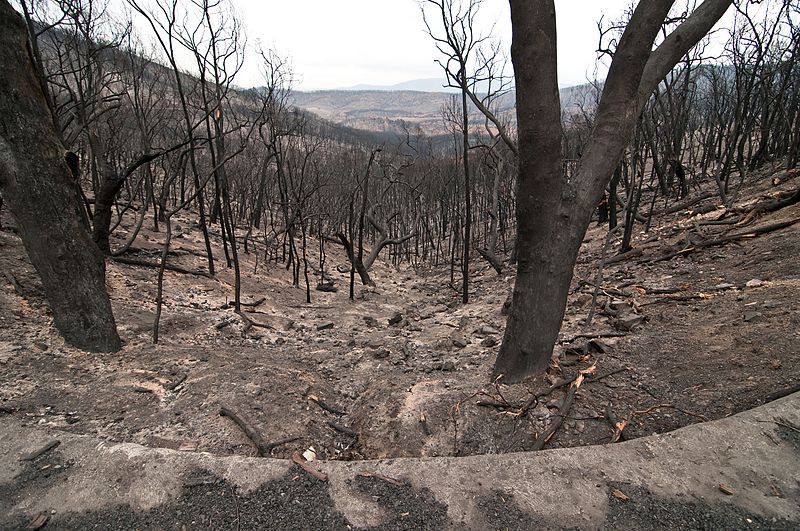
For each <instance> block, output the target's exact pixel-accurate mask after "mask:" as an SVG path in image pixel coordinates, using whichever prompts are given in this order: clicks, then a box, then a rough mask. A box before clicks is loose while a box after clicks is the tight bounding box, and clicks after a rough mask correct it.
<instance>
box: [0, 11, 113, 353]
mask: <svg viewBox="0 0 800 531" xmlns="http://www.w3.org/2000/svg"><path fill="white" fill-rule="evenodd" d="M0 28H2V31H0V95H1V96H0V116H1V118H0V192H2V194H3V197H4V198H5V200H6V201H7V203H8V206H9V209H10V210H11V212H12V213H13V214H14V217H15V218H16V220H17V222H18V224H19V229H20V235H21V236H22V241H23V243H24V244H25V249H26V250H27V252H28V256H29V257H30V259H31V262H32V263H33V265H34V267H35V268H36V270H37V272H38V273H39V276H40V277H41V279H42V284H43V285H44V289H45V293H46V296H47V301H48V303H49V305H50V309H51V310H52V312H53V321H54V323H55V326H56V328H57V329H58V330H59V332H60V333H61V334H62V335H63V336H64V339H65V340H66V341H67V342H68V343H70V344H72V345H74V346H75V347H77V348H80V349H84V350H90V351H100V352H113V351H117V350H119V348H120V346H121V343H120V339H119V336H118V335H117V328H116V323H115V322H114V315H113V314H112V311H111V303H110V301H109V298H108V293H107V292H106V286H105V262H104V259H103V256H102V255H101V254H100V253H99V252H98V250H97V248H96V247H95V245H94V243H93V242H92V240H91V238H90V237H89V234H88V233H87V232H86V230H85V229H84V227H83V225H82V223H81V221H80V209H81V208H82V207H81V205H80V201H79V198H78V197H77V194H76V192H75V188H74V186H73V185H72V183H71V181H70V170H69V168H68V166H67V163H66V161H65V160H64V155H65V153H66V149H64V147H63V145H62V144H61V142H60V141H59V140H58V136H57V135H56V132H55V124H54V123H53V118H52V114H51V113H50V110H49V108H48V105H47V99H46V97H45V94H44V93H43V92H42V84H41V83H40V80H39V77H38V76H37V73H36V67H35V65H34V62H33V60H32V56H31V52H30V49H29V47H28V38H27V33H26V28H25V23H24V21H23V20H22V17H21V16H20V15H18V14H17V13H16V12H15V11H14V10H13V9H12V7H11V6H10V5H9V3H8V2H7V1H6V0H0Z"/></svg>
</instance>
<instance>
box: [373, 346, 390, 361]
mask: <svg viewBox="0 0 800 531" xmlns="http://www.w3.org/2000/svg"><path fill="white" fill-rule="evenodd" d="M389 354H391V353H390V352H389V351H388V350H386V349H385V348H379V349H377V350H374V351H372V356H373V357H374V358H375V359H378V360H383V359H386V358H388V357H389Z"/></svg>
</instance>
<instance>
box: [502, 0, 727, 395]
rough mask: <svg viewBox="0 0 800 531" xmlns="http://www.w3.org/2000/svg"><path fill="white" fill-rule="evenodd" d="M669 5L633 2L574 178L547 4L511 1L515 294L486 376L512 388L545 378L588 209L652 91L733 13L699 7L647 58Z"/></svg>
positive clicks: (717, 6) (712, 0)
mask: <svg viewBox="0 0 800 531" xmlns="http://www.w3.org/2000/svg"><path fill="white" fill-rule="evenodd" d="M672 4H673V1H672V0H647V1H644V0H642V1H640V2H639V3H638V5H637V7H636V9H635V10H634V13H633V15H632V16H631V20H630V22H629V24H628V26H627V28H626V29H625V32H624V34H623V35H622V38H621V39H620V41H619V45H618V46H617V50H616V53H615V55H614V60H613V61H612V63H611V68H610V69H609V73H608V77H607V78H606V82H605V84H604V88H603V95H602V98H601V101H600V104H599V106H598V110H597V118H596V120H595V126H594V130H593V131H592V136H591V138H590V140H589V144H588V147H587V149H586V150H585V151H584V156H583V157H582V158H581V166H580V168H579V170H578V172H577V174H576V175H575V176H574V177H573V178H572V179H571V180H569V181H568V180H566V179H564V178H563V176H562V165H561V158H562V153H561V149H562V148H561V141H560V139H561V137H562V135H561V117H560V101H559V96H558V76H557V69H556V52H557V49H556V12H555V5H554V2H553V0H511V21H512V30H513V41H512V61H513V63H514V72H515V75H516V87H517V123H518V131H519V133H518V134H519V153H520V161H519V183H518V186H519V189H518V192H517V194H518V195H517V227H518V237H517V258H518V261H519V265H518V269H517V279H516V283H515V285H514V294H513V298H512V303H511V309H510V312H509V317H508V324H507V326H506V331H505V337H504V338H503V344H502V346H501V348H500V352H499V354H498V357H497V361H496V363H495V366H494V370H493V376H494V377H497V376H500V375H503V377H504V380H503V381H504V382H506V383H514V382H518V381H520V380H522V379H523V378H525V377H527V376H530V375H533V374H536V373H538V372H541V371H543V370H544V369H546V368H547V366H548V364H549V362H550V357H551V356H552V353H553V347H554V346H555V342H556V339H557V338H558V332H559V330H560V328H561V321H562V319H563V317H564V310H565V308H566V301H567V295H568V293H569V285H570V281H571V280H572V273H573V268H574V267H575V261H576V259H577V256H578V250H579V249H580V245H581V242H582V241H583V236H584V234H585V233H586V229H587V228H588V226H589V222H590V220H591V214H592V211H593V210H594V207H595V206H596V205H597V203H598V202H599V201H600V198H601V197H602V195H603V193H604V191H605V188H606V186H607V185H608V183H609V181H610V180H611V177H612V175H613V173H614V169H615V168H616V167H617V165H618V164H619V161H620V159H621V157H622V152H623V150H624V148H625V146H626V145H627V144H628V143H629V142H630V139H631V136H632V134H633V129H634V125H635V124H636V121H637V120H638V117H639V115H640V114H641V112H642V109H643V108H644V104H645V102H646V101H647V99H648V98H649V96H650V94H651V93H652V92H653V90H654V89H655V88H656V86H657V85H658V83H659V82H660V81H661V80H662V79H664V77H665V76H666V75H667V73H668V72H669V71H670V70H671V69H672V68H673V67H674V66H675V65H676V64H677V62H678V61H679V60H680V59H681V58H682V57H683V56H684V54H686V52H688V51H689V49H691V47H692V46H694V44H696V43H697V42H698V41H699V40H700V39H701V38H702V37H703V36H704V35H705V34H706V33H707V32H708V30H710V29H711V27H712V26H713V25H714V23H716V21H717V20H719V18H720V17H721V16H722V15H723V14H724V13H725V11H726V10H727V9H728V7H730V4H731V0H706V1H705V2H703V4H701V5H700V6H699V7H698V8H696V9H695V10H694V11H693V12H692V14H691V15H690V16H689V17H688V18H687V19H686V20H684V22H683V23H682V24H681V25H680V26H679V27H678V28H677V29H675V30H674V31H673V32H672V33H671V34H670V35H668V36H667V37H666V38H665V39H664V41H663V43H662V44H661V45H659V47H658V48H657V49H656V50H652V47H653V42H654V41H655V38H656V35H657V34H658V32H659V30H660V29H661V24H662V22H663V21H664V19H665V17H666V16H667V14H668V13H669V10H670V7H671V6H672Z"/></svg>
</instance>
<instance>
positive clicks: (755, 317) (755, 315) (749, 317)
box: [744, 312, 761, 323]
mask: <svg viewBox="0 0 800 531" xmlns="http://www.w3.org/2000/svg"><path fill="white" fill-rule="evenodd" d="M760 319H761V313H760V312H745V313H744V322H745V323H754V322H757V321H759V320H760Z"/></svg>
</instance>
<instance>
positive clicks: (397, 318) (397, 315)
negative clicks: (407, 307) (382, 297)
mask: <svg viewBox="0 0 800 531" xmlns="http://www.w3.org/2000/svg"><path fill="white" fill-rule="evenodd" d="M402 320H403V314H401V313H400V312H397V313H395V314H394V315H393V316H392V317H390V318H389V324H390V325H396V324H398V323H399V322H400V321H402Z"/></svg>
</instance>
